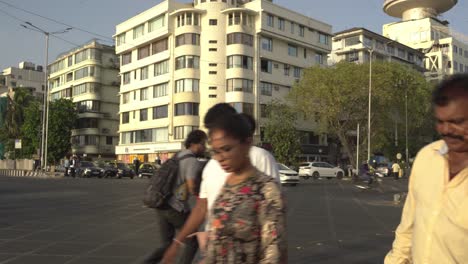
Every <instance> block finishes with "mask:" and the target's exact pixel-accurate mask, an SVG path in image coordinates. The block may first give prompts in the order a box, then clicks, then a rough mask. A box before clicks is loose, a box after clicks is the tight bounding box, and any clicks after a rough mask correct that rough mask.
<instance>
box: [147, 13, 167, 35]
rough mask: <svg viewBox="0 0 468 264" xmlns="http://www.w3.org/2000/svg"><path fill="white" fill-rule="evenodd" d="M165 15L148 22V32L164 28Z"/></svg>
mask: <svg viewBox="0 0 468 264" xmlns="http://www.w3.org/2000/svg"><path fill="white" fill-rule="evenodd" d="M164 24H165V15H160V16H158V17H156V18H154V19H152V20H150V21H149V22H148V32H152V31H155V30H158V29H160V28H162V27H164Z"/></svg>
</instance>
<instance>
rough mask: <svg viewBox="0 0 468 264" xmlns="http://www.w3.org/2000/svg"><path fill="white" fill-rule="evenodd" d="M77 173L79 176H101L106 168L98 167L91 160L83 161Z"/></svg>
mask: <svg viewBox="0 0 468 264" xmlns="http://www.w3.org/2000/svg"><path fill="white" fill-rule="evenodd" d="M76 175H77V176H78V177H86V178H89V177H98V178H101V177H102V176H103V175H104V170H103V169H102V168H99V167H97V166H96V165H95V164H94V163H92V162H91V161H81V162H80V163H79V167H78V168H77V169H76Z"/></svg>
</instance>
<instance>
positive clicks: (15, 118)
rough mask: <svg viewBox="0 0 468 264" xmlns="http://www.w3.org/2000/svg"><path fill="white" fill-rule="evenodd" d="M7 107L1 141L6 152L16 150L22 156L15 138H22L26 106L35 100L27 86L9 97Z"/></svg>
mask: <svg viewBox="0 0 468 264" xmlns="http://www.w3.org/2000/svg"><path fill="white" fill-rule="evenodd" d="M7 98H8V99H7V100H8V102H7V108H6V113H5V117H4V122H3V126H2V127H1V128H0V142H2V143H3V144H4V145H5V151H6V152H15V154H14V156H15V157H17V158H18V157H20V155H21V150H15V148H14V147H15V146H14V142H15V139H21V126H22V125H23V122H24V108H25V107H26V106H28V105H29V103H30V102H31V101H33V100H34V97H33V96H32V94H31V92H30V90H29V89H27V88H16V89H15V93H14V95H13V98H11V97H7Z"/></svg>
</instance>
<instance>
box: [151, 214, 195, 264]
mask: <svg viewBox="0 0 468 264" xmlns="http://www.w3.org/2000/svg"><path fill="white" fill-rule="evenodd" d="M155 211H156V228H157V233H156V235H157V236H158V238H159V243H158V247H157V248H156V249H155V250H154V251H153V253H151V254H150V255H149V256H148V257H147V258H146V259H145V260H144V262H143V263H144V264H156V263H159V262H160V261H161V260H162V257H163V255H164V252H165V251H166V249H167V248H168V247H169V246H170V245H171V243H172V239H173V238H175V235H176V231H179V230H180V229H181V228H182V226H183V225H184V223H185V221H186V220H187V218H188V216H189V214H190V213H180V212H178V211H176V210H174V209H172V208H169V209H155ZM184 243H185V247H183V248H182V247H181V248H180V249H179V254H178V256H177V261H176V263H179V264H191V263H192V260H193V258H194V257H195V254H196V253H197V250H198V242H197V239H196V236H194V237H191V238H187V239H185V242H184Z"/></svg>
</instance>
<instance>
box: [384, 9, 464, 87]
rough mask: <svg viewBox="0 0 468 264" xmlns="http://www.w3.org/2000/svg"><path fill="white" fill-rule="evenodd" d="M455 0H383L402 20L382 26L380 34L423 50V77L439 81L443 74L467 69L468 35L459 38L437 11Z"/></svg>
mask: <svg viewBox="0 0 468 264" xmlns="http://www.w3.org/2000/svg"><path fill="white" fill-rule="evenodd" d="M456 4H457V0H426V1H419V0H386V1H385V2H384V7H383V8H384V11H385V12H386V13H387V14H389V15H390V16H393V17H397V18H401V19H402V20H401V21H399V22H395V23H390V24H386V25H384V26H383V35H384V36H386V37H388V38H390V39H392V40H395V41H398V42H401V43H403V44H406V45H408V46H410V47H412V48H414V49H418V50H421V51H422V52H424V53H425V55H426V59H425V67H426V69H427V72H426V77H427V78H428V80H430V81H433V82H439V81H440V80H441V79H442V78H443V77H444V76H446V75H451V74H454V73H462V72H464V73H467V72H468V44H467V38H466V36H465V38H464V39H463V36H461V37H462V38H458V36H456V34H454V32H452V31H451V29H450V28H449V26H448V25H449V23H448V22H447V21H443V20H441V19H440V17H439V15H440V14H442V13H444V12H446V11H447V10H450V9H451V8H452V7H454V6H455V5H456Z"/></svg>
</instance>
